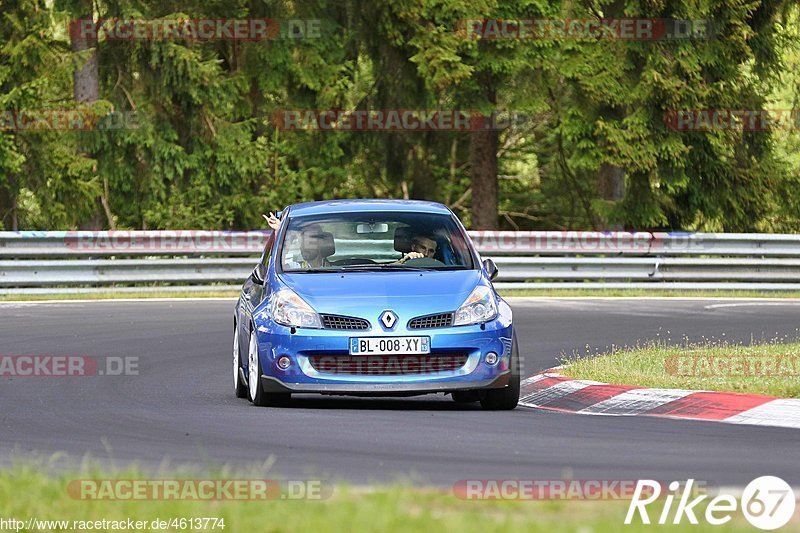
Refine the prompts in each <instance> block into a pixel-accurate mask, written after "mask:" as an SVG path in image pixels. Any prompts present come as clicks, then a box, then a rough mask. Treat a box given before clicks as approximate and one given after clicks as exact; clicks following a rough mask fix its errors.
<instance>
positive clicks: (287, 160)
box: [0, 0, 800, 231]
mask: <svg viewBox="0 0 800 533" xmlns="http://www.w3.org/2000/svg"><path fill="white" fill-rule="evenodd" d="M87 5H93V6H94V16H95V18H99V19H107V18H114V17H117V18H139V19H141V18H171V19H176V18H183V19H202V18H248V17H252V18H272V19H281V20H287V19H303V20H309V19H318V20H320V21H322V26H321V30H322V35H321V37H320V38H305V39H292V38H278V39H274V40H264V41H224V40H217V41H196V40H179V39H171V40H109V39H101V40H100V41H99V42H98V43H97V46H96V50H94V51H92V50H89V51H83V52H79V53H78V52H72V51H71V50H72V48H71V44H72V43H71V41H70V34H69V32H67V31H66V28H67V26H68V22H69V21H71V20H74V19H76V18H79V17H82V16H85V11H86V9H87V7H86V6H87ZM798 12H799V9H798V7H797V5H796V4H795V3H793V2H789V1H788V0H710V1H702V2H698V1H696V0H677V1H675V2H653V1H651V0H627V1H623V0H614V1H610V0H593V1H591V2H583V3H577V4H576V3H570V2H547V1H545V0H525V1H519V2H510V3H509V2H501V1H499V0H403V1H398V2H368V3H363V2H355V1H353V0H343V1H336V2H333V1H331V0H299V1H293V2H284V1H281V0H264V1H262V2H254V1H251V0H247V1H245V0H234V1H223V0H208V1H202V2H201V1H199V0H183V1H180V2H177V1H170V2H156V1H153V0H137V1H135V2H134V1H131V0H100V1H99V2H94V3H93V4H87V2H86V1H84V0H59V1H55V2H51V1H46V0H2V13H0V113H5V112H8V111H19V110H48V109H50V110H54V109H56V110H67V109H81V107H80V106H79V105H78V104H77V103H76V102H75V101H74V98H73V78H72V76H73V72H74V71H75V70H76V69H77V68H80V67H81V66H82V65H84V64H85V63H86V61H88V60H89V58H90V57H91V54H92V53H96V57H97V63H98V76H99V79H98V83H99V87H100V95H101V100H100V101H98V102H95V103H93V104H92V106H91V109H93V110H94V111H95V113H97V114H99V115H103V114H104V113H106V112H108V111H110V110H113V111H114V112H115V113H123V114H128V115H124V116H128V117H135V120H134V121H133V123H132V124H133V125H134V126H136V127H129V128H121V129H109V130H93V131H78V132H65V131H15V130H14V129H0V220H2V227H5V228H7V229H10V228H17V227H18V228H20V229H26V228H27V229H70V228H80V227H93V228H108V227H121V228H192V227H203V228H222V229H228V228H253V227H260V226H261V225H262V221H261V218H260V214H261V213H262V212H266V211H269V210H274V209H277V208H281V207H283V206H284V205H286V204H289V203H293V202H298V201H307V200H320V199H329V198H348V197H373V196H377V197H404V196H407V197H411V198H422V199H430V200H437V201H443V202H446V203H448V204H450V205H452V206H453V208H454V210H455V211H456V212H457V213H458V214H459V215H461V216H462V217H463V218H464V220H465V222H466V223H467V224H469V222H470V214H469V213H470V206H471V204H472V201H473V198H472V196H471V191H470V141H469V133H468V132H443V131H434V132H414V131H401V132H391V133H389V132H357V131H352V132H351V131H348V132H345V131H340V132H326V131H282V130H280V129H279V128H278V127H277V126H276V124H275V122H274V121H273V119H272V117H273V114H274V113H276V112H278V111H280V110H292V109H344V110H375V109H460V110H467V111H473V112H481V113H485V114H489V113H492V112H499V113H501V114H503V113H514V114H516V116H517V117H523V118H524V120H515V121H512V123H511V125H510V126H509V127H507V128H504V129H503V130H502V131H501V132H500V138H499V150H498V156H499V161H500V163H499V170H498V174H499V177H498V179H499V191H500V198H499V211H500V215H501V216H500V224H501V226H502V227H504V228H508V229H517V228H518V229H566V228H576V229H577V228H598V229H599V228H622V227H624V228H636V229H648V228H652V229H656V228H671V229H683V230H710V231H798V230H800V215H798V213H800V187H798V185H800V157H798V155H797V153H798V147H800V140H798V136H797V132H796V131H783V130H775V131H767V132H742V131H736V130H713V131H704V132H681V131H674V130H672V129H669V128H668V127H666V125H665V119H664V117H665V113H668V112H670V111H675V110H680V109H734V110H735V109H753V110H757V109H770V108H783V109H787V108H793V107H796V105H795V104H796V102H797V99H798V95H800V81H798V78H797V74H796V73H797V72H798V66H800V46H798V44H800V32H799V30H798ZM601 17H617V18H625V17H647V18H662V19H687V20H698V19H707V20H709V21H710V25H711V27H712V28H713V36H712V37H711V38H708V39H705V38H695V39H689V40H686V39H684V40H680V39H674V40H660V41H630V40H614V39H596V40H589V39H583V40H581V39H563V40H559V39H550V40H548V39H529V40H502V39H501V40H491V39H489V40H486V39H472V38H468V37H467V35H466V34H465V32H464V31H463V24H464V21H465V20H467V19H480V18H495V19H532V18H550V19H555V18H579V19H595V18H601ZM608 176H611V178H610V179H611V180H612V181H611V183H612V184H613V183H618V185H621V186H620V187H619V190H620V191H622V195H621V196H620V197H617V196H613V195H612V196H609V195H608V191H607V190H604V188H603V184H604V183H606V184H607V182H606V181H604V180H606V179H607V177H608ZM614 180H616V181H614Z"/></svg>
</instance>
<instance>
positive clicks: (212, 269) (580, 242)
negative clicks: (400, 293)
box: [0, 230, 800, 293]
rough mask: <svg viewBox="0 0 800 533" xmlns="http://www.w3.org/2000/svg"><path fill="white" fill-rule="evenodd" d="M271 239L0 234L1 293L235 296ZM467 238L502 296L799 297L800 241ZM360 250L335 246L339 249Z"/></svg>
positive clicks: (563, 235) (684, 236) (620, 235)
mask: <svg viewBox="0 0 800 533" xmlns="http://www.w3.org/2000/svg"><path fill="white" fill-rule="evenodd" d="M268 236H269V231H251V232H225V231H190V230H186V231H177V230H176V231H110V232H88V231H75V232H63V231H62V232H0V293H15V292H20V293H35V292H43V293H46V292H53V293H55V292H79V291H84V292H85V291H94V290H104V289H102V287H114V290H118V289H119V288H123V287H128V288H131V287H139V289H146V290H163V289H164V288H165V287H167V286H169V287H171V288H173V289H186V290H201V289H203V288H224V289H230V288H232V287H236V286H238V285H240V284H241V282H242V281H243V280H244V279H245V278H246V277H247V276H248V275H249V273H250V271H251V269H252V267H253V265H254V263H255V258H256V257H257V256H258V255H259V254H260V252H261V250H262V249H263V246H264V243H265V241H266V238H267V237H268ZM470 237H471V239H472V240H473V242H474V243H475V245H476V247H477V249H478V251H479V252H480V253H481V254H482V255H483V256H484V257H491V258H493V259H494V261H495V263H496V264H497V266H498V269H499V272H500V274H499V277H498V278H497V280H496V285H497V286H498V287H499V288H507V289H519V288H547V289H550V288H565V289H566V288H582V289H618V288H636V289H651V288H657V289H658V288H660V289H664V288H676V289H720V288H727V289H736V290H747V289H756V290H758V289H763V290H800V235H774V234H711V233H650V232H633V233H631V232H609V233H601V232H557V231H542V232H511V231H473V232H470ZM356 243H357V241H347V240H341V241H337V248H339V249H340V250H342V249H347V248H348V247H353V246H355V245H356ZM219 284H225V285H224V286H219ZM126 290H128V289H126Z"/></svg>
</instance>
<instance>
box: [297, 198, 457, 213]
mask: <svg viewBox="0 0 800 533" xmlns="http://www.w3.org/2000/svg"><path fill="white" fill-rule="evenodd" d="M287 209H289V210H290V212H291V214H292V216H306V215H324V214H329V213H352V212H370V211H383V212H386V211H405V212H416V213H436V214H443V215H449V214H450V210H449V209H448V208H447V207H446V206H445V205H443V204H440V203H437V202H425V201H422V200H387V199H371V200H324V201H321V202H306V203H302V204H294V205H291V206H289V207H288V208H287Z"/></svg>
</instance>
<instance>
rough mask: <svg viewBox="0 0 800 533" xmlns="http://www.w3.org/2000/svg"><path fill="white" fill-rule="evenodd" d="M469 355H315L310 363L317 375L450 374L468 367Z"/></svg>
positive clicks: (311, 357) (310, 358) (310, 359)
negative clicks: (466, 365) (318, 373)
mask: <svg viewBox="0 0 800 533" xmlns="http://www.w3.org/2000/svg"><path fill="white" fill-rule="evenodd" d="M467 359H469V354H466V353H442V354H434V355H432V354H426V355H411V354H398V355H312V356H309V358H308V360H309V362H310V363H311V366H313V367H314V369H315V370H316V371H317V372H321V373H325V374H351V375H359V376H405V375H412V374H416V375H418V374H432V373H435V372H451V371H453V370H458V369H459V368H461V367H463V366H464V365H465V364H467Z"/></svg>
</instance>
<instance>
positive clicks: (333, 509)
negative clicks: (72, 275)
mask: <svg viewBox="0 0 800 533" xmlns="http://www.w3.org/2000/svg"><path fill="white" fill-rule="evenodd" d="M41 470H43V468H42V467H38V468H35V467H33V466H19V465H16V466H14V467H12V468H11V469H7V470H0V509H2V514H0V518H3V519H9V518H16V519H21V520H26V519H27V518H28V517H36V518H38V519H43V520H87V521H88V520H91V521H95V520H103V519H105V520H127V519H128V518H131V519H133V520H141V521H147V522H152V521H153V520H154V519H156V518H159V519H171V518H223V519H224V521H225V530H224V531H227V532H238V531H265V532H283V531H285V532H294V531H319V532H327V531H335V532H338V531H342V532H344V531H402V532H420V533H429V532H431V531H453V532H458V533H469V532H476V533H479V532H481V533H483V532H486V531H503V532H507V531H547V532H549V531H581V532H582V531H591V532H598V533H599V532H614V531H621V530H624V531H653V530H656V531H658V530H665V529H666V530H669V531H697V530H698V529H697V528H698V526H691V525H690V524H688V521H687V520H686V519H685V518H684V523H683V524H682V525H681V526H679V527H675V526H668V527H659V526H644V525H642V524H641V523H639V521H638V517H637V519H636V520H635V521H634V524H633V525H631V526H625V525H624V524H623V521H624V518H625V514H626V512H627V508H628V502H627V501H574V500H573V501H467V500H461V499H458V498H456V497H455V496H454V495H453V494H452V492H451V491H450V490H449V489H447V488H444V489H433V488H428V489H426V488H413V487H410V486H407V485H405V486H404V485H395V486H376V487H369V488H358V487H348V486H345V485H337V486H335V487H333V494H332V496H331V497H330V498H328V499H325V500H320V501H308V500H296V501H285V500H273V501H224V502H191V501H152V500H146V501H142V500H138V501H133V502H131V501H126V502H115V501H105V500H103V501H98V500H76V499H73V498H72V497H70V496H69V495H68V492H67V486H68V484H69V482H70V480H73V479H143V478H144V476H143V475H142V474H141V473H140V472H137V471H136V470H128V471H126V472H123V473H118V474H116V475H113V474H108V473H107V472H101V471H98V470H93V471H91V472H88V473H87V472H81V473H77V474H58V475H57V474H43V473H41ZM155 477H156V478H159V479H165V478H169V477H181V476H175V475H174V474H168V475H164V474H159V475H157V476H155ZM183 477H187V476H183ZM209 477H212V476H206V477H205V478H204V479H208V478H209ZM227 477H228V478H229V479H243V478H242V477H241V476H238V477H231V476H230V475H229V476H227ZM520 477H523V476H520ZM262 478H263V476H262ZM648 510H650V516H651V518H652V519H655V520H657V517H658V516H659V514H660V511H661V504H660V503H658V502H656V503H655V504H652V505H651V506H650V507H648ZM673 512H674V506H673ZM700 519H701V520H702V518H700ZM795 523H797V519H795ZM790 527H791V526H790ZM714 530H715V531H749V530H751V528H750V527H748V524H747V522H746V521H745V520H744V518H743V516H742V515H741V513H740V512H737V513H734V515H733V520H732V521H731V522H730V523H728V524H727V525H725V526H722V527H715V528H714ZM207 531H211V530H207ZM217 531H221V530H219V529H217Z"/></svg>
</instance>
